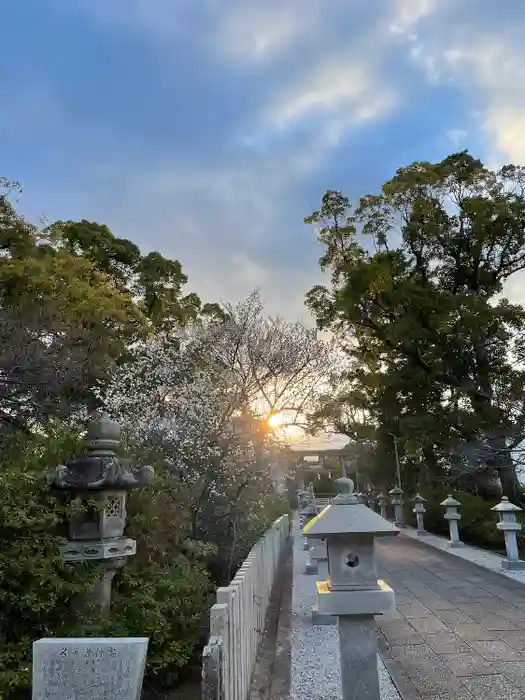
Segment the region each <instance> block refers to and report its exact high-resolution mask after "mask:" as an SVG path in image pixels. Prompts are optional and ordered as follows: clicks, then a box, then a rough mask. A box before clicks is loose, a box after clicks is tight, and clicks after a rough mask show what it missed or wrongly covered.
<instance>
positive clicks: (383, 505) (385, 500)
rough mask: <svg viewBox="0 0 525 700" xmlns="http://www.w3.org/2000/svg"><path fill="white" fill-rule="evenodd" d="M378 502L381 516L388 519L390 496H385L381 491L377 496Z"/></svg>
mask: <svg viewBox="0 0 525 700" xmlns="http://www.w3.org/2000/svg"><path fill="white" fill-rule="evenodd" d="M377 502H378V503H379V508H380V511H381V517H382V518H385V519H386V507H387V505H388V496H385V494H384V493H380V494H379V496H378V497H377Z"/></svg>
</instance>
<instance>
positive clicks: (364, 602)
mask: <svg viewBox="0 0 525 700" xmlns="http://www.w3.org/2000/svg"><path fill="white" fill-rule="evenodd" d="M377 585H378V587H377V588H376V589H372V590H364V591H363V590H358V591H356V590H352V591H333V590H331V589H330V588H329V585H328V581H317V583H316V589H317V607H318V609H319V611H320V612H322V613H325V614H328V615H344V616H346V617H348V616H356V615H357V616H360V617H362V616H363V615H369V616H371V617H373V616H374V615H379V614H380V613H386V612H390V611H393V610H395V608H396V603H395V595H394V591H393V590H392V589H391V588H390V586H388V585H387V584H386V583H385V582H384V581H378V582H377Z"/></svg>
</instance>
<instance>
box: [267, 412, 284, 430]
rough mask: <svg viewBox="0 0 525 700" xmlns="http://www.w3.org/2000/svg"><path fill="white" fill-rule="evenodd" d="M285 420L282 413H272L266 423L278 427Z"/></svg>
mask: <svg viewBox="0 0 525 700" xmlns="http://www.w3.org/2000/svg"><path fill="white" fill-rule="evenodd" d="M284 422H285V418H284V416H283V414H282V413H274V414H273V415H271V416H270V417H269V418H268V425H270V426H271V427H272V428H280V427H281V425H283V423H284Z"/></svg>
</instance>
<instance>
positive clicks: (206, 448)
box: [100, 295, 328, 569]
mask: <svg viewBox="0 0 525 700" xmlns="http://www.w3.org/2000/svg"><path fill="white" fill-rule="evenodd" d="M225 313H226V319H225V320H224V321H217V320H206V319H201V320H200V321H198V322H196V323H193V324H189V325H187V326H184V327H178V328H177V329H172V330H171V331H170V332H169V333H166V334H157V335H156V336H153V337H150V338H148V339H146V340H145V341H143V342H141V343H138V344H137V345H136V346H135V347H134V348H133V351H132V358H131V362H129V363H127V364H126V365H123V366H122V367H119V368H117V370H116V371H115V372H114V374H113V377H112V381H111V382H110V384H109V385H108V386H107V387H105V388H103V389H102V391H101V394H100V395H101V399H102V401H103V402H104V404H105V406H106V408H107V410H108V411H109V412H110V414H111V415H112V416H113V417H114V418H115V419H116V420H118V421H119V422H120V423H121V424H122V425H123V427H124V428H125V432H126V434H127V436H128V440H130V441H131V444H132V445H135V446H141V447H142V448H144V447H147V449H149V450H152V451H155V452H156V453H158V454H161V455H162V457H163V459H164V460H165V463H166V465H167V468H168V470H169V471H170V472H171V474H172V476H173V484H174V488H176V489H177V490H179V491H180V492H181V494H182V496H181V502H183V503H184V504H185V507H186V508H187V512H188V514H189V522H188V532H189V534H190V536H191V537H192V538H194V539H204V540H208V541H212V542H214V543H215V544H216V545H217V547H218V549H219V552H220V553H221V554H222V558H223V559H224V558H225V557H226V558H227V559H228V560H229V561H230V562H233V561H234V560H235V559H236V556H237V553H238V552H240V551H242V545H243V542H246V541H247V539H246V534H249V532H250V529H253V528H254V527H256V528H258V529H264V527H265V526H266V521H265V519H264V518H261V516H260V513H261V512H263V510H264V508H263V501H264V500H265V499H269V501H270V502H271V500H272V494H273V491H274V489H273V482H272V473H271V471H272V468H271V465H272V464H273V463H275V461H276V460H275V451H276V450H277V451H279V450H280V445H279V444H278V441H276V439H275V437H274V435H273V433H272V430H271V429H270V426H269V424H268V420H267V418H268V416H269V415H270V414H271V413H272V412H275V411H281V410H283V411H292V410H293V411H300V410H303V408H304V406H305V405H306V403H307V401H309V400H313V392H314V391H315V387H316V383H318V382H319V376H318V375H319V373H320V372H321V370H322V371H324V370H325V368H326V366H325V365H324V366H323V365H322V364H321V359H322V358H327V357H328V355H327V347H326V346H325V345H324V344H322V343H320V342H319V341H317V340H315V342H314V340H313V339H314V338H315V332H314V333H313V334H312V333H311V332H307V331H306V330H304V329H302V328H301V327H300V326H299V325H296V324H286V323H285V322H284V321H281V320H272V319H265V318H264V317H263V316H262V306H261V305H260V303H259V297H258V295H251V296H250V297H249V299H248V300H247V301H246V302H242V303H241V304H238V305H237V306H230V307H228V308H227V309H226V312H225ZM314 368H315V372H314ZM308 382H310V384H309V383H308ZM292 402H293V405H292ZM137 406H140V411H138V410H137ZM293 416H295V413H294V414H293ZM228 568H229V569H231V566H229V567H228Z"/></svg>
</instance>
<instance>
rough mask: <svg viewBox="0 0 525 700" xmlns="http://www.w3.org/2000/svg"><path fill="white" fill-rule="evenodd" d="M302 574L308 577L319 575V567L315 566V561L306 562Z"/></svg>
mask: <svg viewBox="0 0 525 700" xmlns="http://www.w3.org/2000/svg"><path fill="white" fill-rule="evenodd" d="M304 573H305V574H308V575H309V576H310V575H312V574H314V575H317V574H318V573H319V567H318V566H317V560H316V559H313V560H310V561H307V562H306V566H305V567H304Z"/></svg>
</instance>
